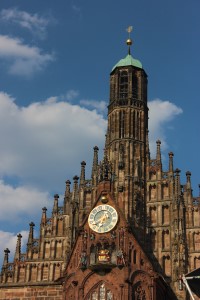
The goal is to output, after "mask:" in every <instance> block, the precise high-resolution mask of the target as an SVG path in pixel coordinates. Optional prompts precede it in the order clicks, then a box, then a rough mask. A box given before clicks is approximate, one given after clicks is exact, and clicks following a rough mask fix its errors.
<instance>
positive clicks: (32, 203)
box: [0, 180, 50, 224]
mask: <svg viewBox="0 0 200 300" xmlns="http://www.w3.org/2000/svg"><path fill="white" fill-rule="evenodd" d="M49 198H50V197H49V194H48V193H46V192H41V191H39V190H38V189H36V188H32V187H30V186H19V187H13V186H11V185H9V184H6V183H4V181H3V180H1V181H0V199H1V201H0V220H1V222H2V221H9V220H12V222H13V223H15V224H16V223H18V221H20V218H21V216H22V215H23V214H26V217H27V216H30V217H32V216H33V215H35V214H36V213H37V212H38V210H39V209H40V210H41V208H42V207H44V206H46V207H47V206H48V203H49V202H50V201H49V200H48V199H49Z"/></svg>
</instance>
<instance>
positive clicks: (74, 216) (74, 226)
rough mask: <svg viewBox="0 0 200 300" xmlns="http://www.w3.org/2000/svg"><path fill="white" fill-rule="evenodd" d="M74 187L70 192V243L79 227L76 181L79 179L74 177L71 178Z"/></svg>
mask: <svg viewBox="0 0 200 300" xmlns="http://www.w3.org/2000/svg"><path fill="white" fill-rule="evenodd" d="M73 180H74V185H73V191H72V203H71V204H72V242H74V240H75V238H76V233H77V229H78V226H79V189H78V180H79V177H78V176H77V175H75V176H74V177H73Z"/></svg>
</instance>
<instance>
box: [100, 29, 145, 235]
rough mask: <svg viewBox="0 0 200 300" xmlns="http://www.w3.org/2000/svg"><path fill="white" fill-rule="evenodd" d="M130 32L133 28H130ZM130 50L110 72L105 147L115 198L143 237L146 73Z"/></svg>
mask: <svg viewBox="0 0 200 300" xmlns="http://www.w3.org/2000/svg"><path fill="white" fill-rule="evenodd" d="M129 32H130V29H129ZM127 45H128V54H127V56H126V57H125V58H124V59H121V60H120V61H119V62H118V63H117V64H116V65H115V66H114V67H113V68H112V71H111V74H110V101H109V105H108V130H107V139H106V150H107V155H108V160H109V161H110V163H111V165H112V173H113V189H114V198H115V200H116V202H117V203H118V205H119V207H120V208H121V209H122V210H123V212H124V216H125V218H126V220H127V221H128V222H129V224H130V225H131V226H133V227H134V229H135V232H136V233H137V234H138V235H139V236H140V239H141V237H144V233H145V222H146V215H145V198H146V189H145V182H146V164H147V160H148V153H149V152H148V107H147V75H146V73H145V71H144V69H143V67H142V64H141V62H140V61H139V60H137V59H135V58H133V57H132V55H131V51H130V47H131V45H132V41H131V39H130V37H129V39H128V40H127Z"/></svg>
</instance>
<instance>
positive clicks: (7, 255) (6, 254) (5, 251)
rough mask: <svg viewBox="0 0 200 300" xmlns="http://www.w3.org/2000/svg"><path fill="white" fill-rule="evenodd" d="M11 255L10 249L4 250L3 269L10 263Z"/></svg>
mask: <svg viewBox="0 0 200 300" xmlns="http://www.w3.org/2000/svg"><path fill="white" fill-rule="evenodd" d="M9 253H10V250H9V249H8V248H6V249H5V250H4V259H3V267H5V266H6V265H7V264H8V262H9Z"/></svg>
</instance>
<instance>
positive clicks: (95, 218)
mask: <svg viewBox="0 0 200 300" xmlns="http://www.w3.org/2000/svg"><path fill="white" fill-rule="evenodd" d="M117 221H118V214H117V211H116V210H115V209H114V208H113V207H112V206H110V205H99V206H97V207H95V208H94V209H93V210H92V211H91V213H90V215H89V218H88V224H89V226H90V228H91V229H92V230H93V231H95V232H98V233H104V232H109V231H110V230H112V229H113V228H114V227H115V225H116V224H117Z"/></svg>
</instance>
